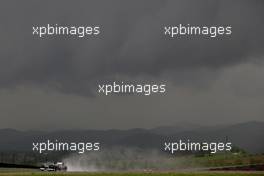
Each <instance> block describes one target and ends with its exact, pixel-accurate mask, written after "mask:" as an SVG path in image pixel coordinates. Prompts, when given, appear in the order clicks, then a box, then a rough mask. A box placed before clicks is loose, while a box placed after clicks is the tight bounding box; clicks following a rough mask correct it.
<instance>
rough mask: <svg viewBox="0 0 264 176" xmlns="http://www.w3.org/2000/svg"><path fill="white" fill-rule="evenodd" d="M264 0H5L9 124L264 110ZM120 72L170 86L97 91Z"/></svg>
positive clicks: (2, 105) (232, 116) (2, 95)
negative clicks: (58, 29)
mask: <svg viewBox="0 0 264 176" xmlns="http://www.w3.org/2000/svg"><path fill="white" fill-rule="evenodd" d="M263 17H264V1H261V0H258V1H256V0H240V1H236V0H235V1H229V0H223V1H212V0H208V1H205V0H200V1H196V0H181V1H179V0H171V1H168V0H167V1H166V0H160V1H158V0H144V1H142V0H111V1H107V0H94V1H92V0H91V1H89V0H88V1H82V0H77V1H72V0H69V1H65V0H57V1H52V0H46V1H40V0H39V1H38V0H32V1H28V0H24V1H19V0H2V1H1V2H0V119H1V121H0V128H16V129H70V128H82V129H86V128H93V129H109V128H120V129H127V128H135V127H141V128H151V127H156V126H160V125H172V124H177V123H178V122H190V123H198V124H218V123H238V122H244V121H252V120H263V119H264V108H263V107H264V93H263V90H264V81H263V78H264V62H263V60H264V48H263V46H264V34H263V31H264V23H263ZM48 23H49V24H61V25H86V26H89V25H98V26H100V27H101V34H100V36H98V37H92V38H89V37H88V38H85V39H76V38H67V37H50V38H45V39H39V38H36V37H34V36H32V26H37V25H47V24H48ZM180 23H182V24H192V25H202V26H214V25H217V26H218V25H223V26H226V25H231V26H232V35H231V36H229V37H220V38H211V39H210V38H206V37H183V38H180V39H179V38H178V39H176V38H175V39H169V38H167V37H165V36H164V35H163V32H164V31H163V27H164V25H178V24H180ZM113 80H117V81H124V82H130V81H131V82H137V83H157V84H161V83H162V84H163V83H165V84H166V85H167V90H166V94H164V95H153V96H135V95H126V96H120V95H114V96H103V95H98V94H96V91H97V86H98V84H100V83H105V82H111V81H113Z"/></svg>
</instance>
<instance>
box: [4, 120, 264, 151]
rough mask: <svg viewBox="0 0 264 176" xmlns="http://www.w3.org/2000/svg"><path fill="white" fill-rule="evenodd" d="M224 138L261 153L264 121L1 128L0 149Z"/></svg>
mask: <svg viewBox="0 0 264 176" xmlns="http://www.w3.org/2000/svg"><path fill="white" fill-rule="evenodd" d="M226 138H227V139H228V140H229V141H231V142H232V143H233V145H236V146H238V147H241V148H243V149H245V150H247V151H249V152H251V153H264V122H246V123H239V124H234V125H226V126H215V127H201V126H193V125H190V128H188V125H185V126H180V125H178V126H175V127H174V126H169V127H166V126H164V127H158V128H153V129H130V130H61V131H53V132H44V131H17V130H13V129H0V139H1V145H0V151H26V150H31V148H32V142H33V141H34V142H41V141H45V140H48V139H49V140H56V139H57V140H59V141H69V142H71V141H74V142H78V141H79V142H89V141H91V142H98V141H99V142H100V143H101V145H102V146H107V147H114V146H126V147H140V148H153V149H160V147H161V146H162V144H163V142H164V141H166V140H171V141H176V142H177V140H179V139H182V140H187V139H190V140H192V141H201V142H202V141H209V142H217V141H222V142H225V140H226Z"/></svg>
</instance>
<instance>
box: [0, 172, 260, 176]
mask: <svg viewBox="0 0 264 176" xmlns="http://www.w3.org/2000/svg"><path fill="white" fill-rule="evenodd" d="M53 175H54V176H143V175H147V176H264V172H243V173H242V172H237V173H236V172H230V173H229V172H218V173H216V172H198V173H191V172H186V173H54V172H49V173H46V172H45V173H43V172H3V173H0V176H53Z"/></svg>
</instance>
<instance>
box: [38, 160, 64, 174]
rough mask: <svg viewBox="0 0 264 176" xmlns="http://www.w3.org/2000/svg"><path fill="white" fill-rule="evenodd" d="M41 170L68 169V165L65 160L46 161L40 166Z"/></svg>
mask: <svg viewBox="0 0 264 176" xmlns="http://www.w3.org/2000/svg"><path fill="white" fill-rule="evenodd" d="M40 170H41V171H48V172H52V171H54V172H56V171H67V166H66V165H65V164H64V163H63V162H56V163H51V162H49V163H44V164H43V165H42V166H41V167H40Z"/></svg>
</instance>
